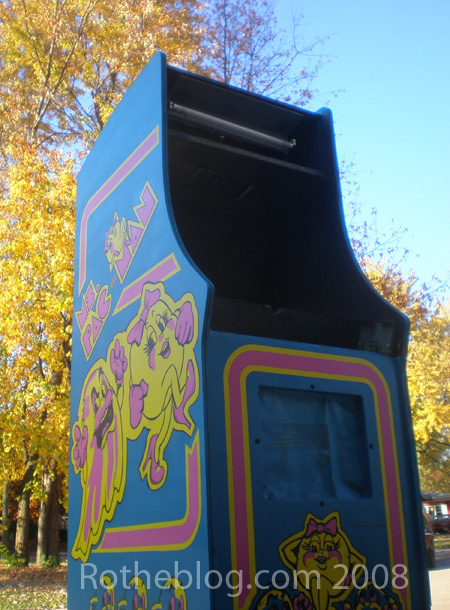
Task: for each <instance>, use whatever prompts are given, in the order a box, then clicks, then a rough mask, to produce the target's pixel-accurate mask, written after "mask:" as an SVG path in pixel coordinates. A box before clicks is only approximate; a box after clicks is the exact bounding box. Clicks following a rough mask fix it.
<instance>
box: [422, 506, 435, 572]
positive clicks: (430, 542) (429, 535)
mask: <svg viewBox="0 0 450 610" xmlns="http://www.w3.org/2000/svg"><path fill="white" fill-rule="evenodd" d="M424 526H425V542H426V545H427V564H428V567H429V568H435V567H436V549H435V548H434V531H433V526H432V520H431V518H430V517H429V515H426V514H424Z"/></svg>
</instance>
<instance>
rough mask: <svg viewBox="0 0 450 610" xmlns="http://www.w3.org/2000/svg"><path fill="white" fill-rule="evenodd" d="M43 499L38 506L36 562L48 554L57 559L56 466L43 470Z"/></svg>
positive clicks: (42, 559)
mask: <svg viewBox="0 0 450 610" xmlns="http://www.w3.org/2000/svg"><path fill="white" fill-rule="evenodd" d="M43 487H44V494H45V495H44V499H43V500H42V502H41V506H40V508H39V522H38V542H37V563H38V565H42V563H43V561H44V559H45V558H46V557H49V556H50V555H52V556H54V557H56V558H57V559H59V503H58V483H57V475H56V466H55V465H52V466H51V467H49V469H48V470H46V471H45V472H44V480H43Z"/></svg>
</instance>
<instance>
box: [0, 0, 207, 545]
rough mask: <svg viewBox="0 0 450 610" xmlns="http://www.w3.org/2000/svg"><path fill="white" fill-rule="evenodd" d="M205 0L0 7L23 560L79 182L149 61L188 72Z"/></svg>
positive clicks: (65, 382) (47, 442)
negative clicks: (90, 151)
mask: <svg viewBox="0 0 450 610" xmlns="http://www.w3.org/2000/svg"><path fill="white" fill-rule="evenodd" d="M199 8H200V3H199V2H197V1H196V0H184V2H183V3H179V2H176V1H175V0H167V1H165V2H158V3H154V2H152V1H150V0H117V2H114V3H110V2H107V1H106V0H54V2H51V3H50V2H39V1H37V0H11V1H10V2H1V3H0V39H1V40H2V46H1V48H0V89H1V100H2V101H1V103H0V118H1V121H0V125H1V127H0V130H1V132H0V136H1V138H0V141H1V144H0V153H1V155H0V191H1V194H2V205H1V208H0V235H1V237H0V246H1V254H0V282H1V286H2V299H1V302H0V338H1V342H2V349H3V351H4V353H5V354H6V356H5V358H4V359H3V363H4V364H5V370H4V371H3V372H4V375H3V374H2V376H3V379H4V381H5V384H4V385H3V386H2V394H1V402H0V426H1V427H0V430H1V446H0V451H1V452H2V454H3V455H4V456H5V458H7V459H6V460H5V461H4V462H3V463H2V470H3V472H2V473H1V477H0V478H1V479H2V480H3V481H4V482H7V481H8V480H9V479H11V480H12V479H13V478H14V479H20V480H21V485H20V489H21V491H20V499H19V514H18V529H17V536H16V550H17V552H18V553H19V554H20V555H23V556H24V557H26V556H27V552H28V545H27V537H28V522H29V518H28V510H29V508H28V507H29V500H30V497H31V495H32V494H37V495H38V496H39V497H40V498H41V500H42V504H41V515H40V536H39V539H40V549H39V553H38V554H39V556H43V555H45V554H46V553H47V552H49V549H53V548H54V545H53V542H52V541H51V540H49V537H48V532H49V531H50V530H53V533H54V530H55V529H56V528H55V527H53V528H50V529H49V528H48V527H47V523H48V519H49V518H50V517H49V516H50V515H54V510H55V506H56V504H57V500H56V499H55V489H56V485H55V481H56V477H57V476H58V473H63V474H64V475H66V474H67V467H68V460H67V455H68V430H69V422H68V416H69V388H70V341H71V324H72V320H71V312H72V284H73V244H74V226H75V223H74V208H75V174H76V170H77V168H78V167H79V164H80V161H81V159H82V157H83V155H84V153H85V150H86V149H87V147H88V146H89V145H90V144H91V143H92V142H93V140H94V139H95V138H96V136H97V134H98V132H99V131H100V129H101V128H102V127H103V125H104V124H105V122H106V120H107V118H108V116H109V114H110V113H111V112H112V110H113V109H114V107H115V106H116V105H117V103H118V101H119V100H120V98H121V96H122V94H123V92H124V91H125V90H126V89H127V87H128V86H129V84H130V83H131V81H132V80H133V79H134V77H135V76H136V75H137V74H138V73H139V71H140V70H141V68H142V67H143V66H144V65H145V64H146V63H147V61H148V60H149V59H150V57H151V55H152V54H153V53H154V52H155V51H156V50H160V49H164V50H165V52H166V53H167V55H168V58H169V61H171V62H172V63H174V64H178V65H182V66H184V67H186V68H190V67H192V65H193V62H195V61H196V57H197V53H198V51H199V49H200V48H201V45H200V41H201V38H200V37H201V33H202V30H201V19H200V15H199V13H198V9H199Z"/></svg>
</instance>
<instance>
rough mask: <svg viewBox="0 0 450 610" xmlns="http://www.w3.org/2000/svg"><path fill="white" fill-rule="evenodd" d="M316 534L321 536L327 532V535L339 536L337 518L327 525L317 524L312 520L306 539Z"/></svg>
mask: <svg viewBox="0 0 450 610" xmlns="http://www.w3.org/2000/svg"><path fill="white" fill-rule="evenodd" d="M315 532H317V533H318V534H320V533H321V532H325V533H326V534H331V536H336V534H337V523H336V518H335V517H333V518H332V519H330V520H329V521H327V522H326V523H317V521H314V519H310V520H309V523H308V527H307V528H306V534H305V536H306V538H309V537H310V536H312V535H313V534H314V533H315Z"/></svg>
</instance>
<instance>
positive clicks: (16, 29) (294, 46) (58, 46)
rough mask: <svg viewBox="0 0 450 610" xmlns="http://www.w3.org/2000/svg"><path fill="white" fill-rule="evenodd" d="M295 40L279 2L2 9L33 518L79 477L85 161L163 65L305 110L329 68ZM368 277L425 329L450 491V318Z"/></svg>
mask: <svg viewBox="0 0 450 610" xmlns="http://www.w3.org/2000/svg"><path fill="white" fill-rule="evenodd" d="M293 25H294V28H293V31H292V32H283V31H282V30H280V28H278V27H277V23H276V19H275V14H274V10H273V5H272V3H270V2H267V1H265V0H255V2H252V3H248V2H247V3H246V2H237V1H235V0H228V1H219V0H213V1H212V2H210V4H209V8H208V7H207V5H206V4H205V3H202V2H200V1H197V0H183V2H178V1H175V0H165V1H161V2H153V1H151V0H115V1H114V2H111V1H110V0H54V1H52V2H42V0H10V1H9V2H0V40H1V42H2V44H1V47H0V193H1V204H0V248H1V249H0V281H1V287H2V298H1V299H0V464H1V468H0V484H2V485H3V484H5V483H7V482H8V481H10V480H15V481H18V482H19V483H21V484H20V485H19V488H20V489H21V491H20V495H21V497H23V498H24V504H23V507H25V505H26V502H27V501H28V504H29V500H30V497H31V496H34V497H36V498H37V499H40V500H44V499H45V495H46V494H47V493H48V490H47V488H44V485H43V482H44V480H45V477H47V478H48V477H50V480H54V479H56V478H58V479H59V481H61V480H63V481H65V477H66V476H67V470H68V436H69V435H68V432H69V391H70V365H71V356H70V353H71V329H72V284H73V250H74V226H75V220H74V218H75V188H76V173H77V171H78V169H79V167H80V164H81V161H82V159H83V156H84V155H85V153H86V151H87V150H88V149H89V147H90V146H91V144H92V143H93V141H94V140H95V138H96V136H97V135H98V133H99V131H100V130H101V129H102V127H103V126H104V125H105V123H106V121H107V120H108V117H109V116H110V114H111V112H112V111H113V109H114V107H115V106H116V105H117V103H118V102H119V100H120V99H121V97H122V95H123V94H124V92H125V91H126V89H127V88H128V87H129V85H130V83H131V82H132V81H133V79H134V78H135V77H136V76H137V74H138V73H139V72H140V70H141V69H142V68H143V66H144V65H145V64H146V63H147V62H148V60H149V59H150V58H151V56H152V55H153V54H154V53H155V51H159V50H161V51H164V52H165V53H166V55H167V58H168V61H169V63H171V64H173V65H178V66H181V67H184V68H187V69H190V70H196V71H198V72H201V73H203V74H207V75H210V76H213V77H215V78H218V79H220V80H224V81H225V82H229V83H231V84H234V85H237V86H241V87H244V88H246V89H250V90H251V91H254V92H258V93H263V94H265V95H272V96H275V97H278V98H279V99H283V100H285V101H291V102H292V103H296V104H300V105H305V104H306V103H307V102H308V101H309V100H310V99H311V97H312V96H313V95H314V90H313V89H312V88H311V87H312V82H313V80H314V77H315V75H316V74H317V70H318V69H320V65H321V63H320V59H319V60H317V61H315V62H313V63H312V64H311V63H310V62H309V60H306V61H305V62H304V63H302V57H303V56H304V55H307V54H308V53H309V52H310V51H311V50H312V49H314V48H315V47H317V46H318V45H321V44H322V41H320V40H313V41H312V42H311V43H305V42H303V41H302V40H300V39H299V37H298V32H299V28H300V25H301V15H300V14H297V15H294V17H293ZM316 50H317V49H316ZM299 59H300V60H301V62H300V64H298V60H299ZM357 235H358V234H357V231H355V233H354V236H355V240H356V239H357ZM358 239H359V237H358ZM361 243H362V242H361ZM366 243H367V242H366ZM361 261H362V263H363V267H364V269H365V271H366V273H367V275H368V277H369V279H370V280H371V281H372V283H373V284H374V285H375V287H376V288H377V289H378V290H379V291H380V292H381V293H382V294H383V295H384V296H385V297H386V298H387V299H389V300H390V301H391V302H392V303H393V304H394V305H395V306H397V307H398V308H399V309H401V310H402V311H404V312H405V313H406V314H407V315H409V316H410V319H411V323H412V334H411V347H410V354H409V361H408V362H409V363H408V367H409V368H408V372H409V386H410V394H411V403H412V409H413V421H414V429H415V433H416V439H417V443H418V449H419V460H420V466H421V469H422V470H421V471H422V474H423V477H424V482H430V484H431V481H433V484H435V485H436V486H439V485H441V483H440V481H443V480H444V479H443V478H442V476H444V475H445V473H446V472H447V473H448V470H446V469H447V468H448V466H449V464H448V459H447V457H446V456H447V454H448V448H449V445H448V441H449V438H448V428H447V427H446V426H447V425H448V424H447V423H446V422H448V421H449V415H450V413H449V408H450V407H449V396H450V394H449V379H450V371H449V366H450V364H449V363H450V358H449V355H450V338H449V323H450V312H449V308H448V306H444V305H443V304H442V303H440V302H439V301H438V300H437V299H436V298H433V297H430V295H429V292H427V290H426V289H423V288H418V287H417V281H416V279H415V278H414V276H413V275H411V276H407V277H404V276H403V274H402V273H401V271H400V270H399V269H398V268H397V267H394V266H389V265H383V264H381V263H380V262H379V261H377V262H374V260H373V258H371V257H368V256H367V251H366V252H365V253H364V254H363V256H361ZM439 473H440V474H439ZM442 473H444V475H442ZM441 475H442V476H441ZM446 476H447V477H448V474H447V475H446ZM433 477H434V479H433ZM447 480H448V478H447ZM60 488H61V485H60ZM62 489H63V490H64V489H66V485H65V484H63V485H62ZM64 496H65V492H64V491H63V493H62V497H60V498H59V501H60V502H61V504H62V505H64V503H65V497H64ZM20 506H21V505H20V504H19V512H20V510H21V508H20ZM26 516H27V514H26V513H25V517H26ZM25 542H26V540H25ZM22 547H23V545H22ZM19 550H20V549H19Z"/></svg>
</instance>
